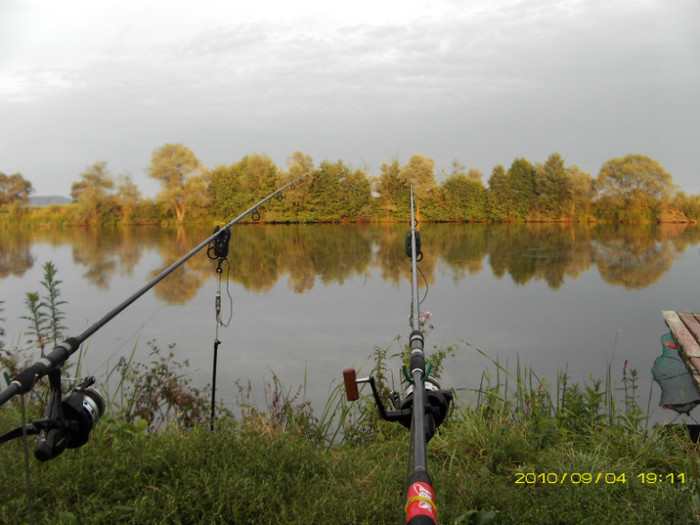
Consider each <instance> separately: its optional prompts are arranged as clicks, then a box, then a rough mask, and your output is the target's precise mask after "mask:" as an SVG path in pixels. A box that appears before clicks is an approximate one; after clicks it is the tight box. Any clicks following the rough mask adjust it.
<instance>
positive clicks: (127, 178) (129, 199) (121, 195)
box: [117, 173, 141, 222]
mask: <svg viewBox="0 0 700 525" xmlns="http://www.w3.org/2000/svg"><path fill="white" fill-rule="evenodd" d="M117 190H118V193H117V197H118V199H119V205H120V207H121V220H122V222H129V221H130V220H131V219H132V218H133V216H134V211H135V210H136V207H137V206H138V204H139V202H141V191H140V190H139V188H138V186H136V184H134V181H133V180H131V175H130V174H128V173H125V174H124V175H120V177H119V186H118V188H117Z"/></svg>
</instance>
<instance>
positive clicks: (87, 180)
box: [70, 160, 114, 225]
mask: <svg viewBox="0 0 700 525" xmlns="http://www.w3.org/2000/svg"><path fill="white" fill-rule="evenodd" d="M113 189H114V179H112V176H111V175H110V173H109V170H108V169H107V162H105V161H104V160H101V161H98V162H95V163H94V164H93V165H92V166H88V168H87V169H86V170H85V171H84V172H83V173H81V174H80V180H79V181H77V182H74V183H73V184H72V185H71V191H70V194H71V197H73V202H75V203H77V205H78V206H77V215H78V220H79V221H80V222H81V223H83V224H97V225H100V224H102V223H103V222H105V221H107V220H110V219H111V217H110V214H111V212H112V211H113V210H112V207H113V206H112V205H113V203H112V202H111V201H110V199H109V196H110V193H111V191H112V190H113Z"/></svg>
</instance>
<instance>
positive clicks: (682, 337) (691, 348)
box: [662, 310, 700, 358]
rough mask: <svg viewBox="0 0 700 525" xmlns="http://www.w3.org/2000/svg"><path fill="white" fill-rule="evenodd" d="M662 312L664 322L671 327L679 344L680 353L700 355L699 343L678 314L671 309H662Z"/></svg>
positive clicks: (691, 355)
mask: <svg viewBox="0 0 700 525" xmlns="http://www.w3.org/2000/svg"><path fill="white" fill-rule="evenodd" d="M662 314H663V316H664V320H665V321H666V324H667V325H668V327H669V328H670V329H671V333H672V334H673V337H674V338H675V339H676V341H678V343H679V344H680V345H681V348H682V351H683V352H682V353H684V354H685V355H687V356H688V357H691V358H692V357H700V344H699V343H698V342H697V341H696V340H695V337H693V334H692V333H690V331H689V330H688V329H687V328H686V326H685V324H683V321H681V318H680V317H679V316H678V314H677V313H676V312H674V311H672V310H664V311H663V312H662Z"/></svg>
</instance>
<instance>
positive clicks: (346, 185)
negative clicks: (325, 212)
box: [339, 161, 372, 220]
mask: <svg viewBox="0 0 700 525" xmlns="http://www.w3.org/2000/svg"><path fill="white" fill-rule="evenodd" d="M339 162H340V161H339ZM339 186H340V206H341V208H340V209H341V218H343V219H353V220H357V219H369V218H370V217H371V216H372V189H371V186H370V182H369V179H368V178H367V174H366V173H365V172H364V171H363V170H361V169H356V170H354V171H351V170H349V169H346V170H343V171H342V172H341V178H340V184H339Z"/></svg>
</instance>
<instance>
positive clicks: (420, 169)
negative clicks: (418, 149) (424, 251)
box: [399, 154, 437, 221]
mask: <svg viewBox="0 0 700 525" xmlns="http://www.w3.org/2000/svg"><path fill="white" fill-rule="evenodd" d="M399 180H400V181H401V182H402V183H403V184H404V185H405V186H406V187H408V186H410V185H411V184H413V196H414V198H415V202H416V219H417V220H419V221H420V220H421V214H420V209H421V205H422V204H423V203H424V202H425V201H426V200H427V199H429V198H430V197H431V196H432V193H433V192H434V191H435V189H436V188H437V182H436V181H435V161H434V160H433V159H431V158H428V157H426V156H424V155H420V154H418V155H413V156H412V157H411V159H410V160H409V161H408V163H407V164H405V165H404V166H403V167H402V168H401V170H400V171H399Z"/></svg>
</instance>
